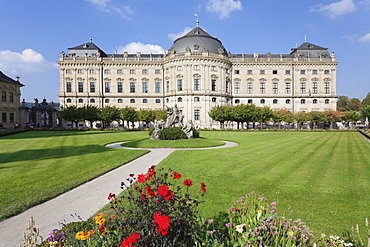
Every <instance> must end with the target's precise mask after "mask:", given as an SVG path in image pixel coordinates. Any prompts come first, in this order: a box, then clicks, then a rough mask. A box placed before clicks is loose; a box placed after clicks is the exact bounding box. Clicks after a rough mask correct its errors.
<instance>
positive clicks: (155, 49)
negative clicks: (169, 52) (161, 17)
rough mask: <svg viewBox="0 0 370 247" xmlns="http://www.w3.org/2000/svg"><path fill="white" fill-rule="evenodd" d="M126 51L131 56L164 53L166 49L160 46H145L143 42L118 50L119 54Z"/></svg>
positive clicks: (130, 44) (133, 43)
mask: <svg viewBox="0 0 370 247" xmlns="http://www.w3.org/2000/svg"><path fill="white" fill-rule="evenodd" d="M125 51H127V52H128V53H131V54H132V53H136V52H141V53H143V54H149V53H154V54H158V53H161V54H162V53H164V49H163V48H162V47H161V46H159V45H151V44H143V43H141V42H131V43H129V44H127V45H125V46H120V47H118V48H117V52H118V53H124V52H125Z"/></svg>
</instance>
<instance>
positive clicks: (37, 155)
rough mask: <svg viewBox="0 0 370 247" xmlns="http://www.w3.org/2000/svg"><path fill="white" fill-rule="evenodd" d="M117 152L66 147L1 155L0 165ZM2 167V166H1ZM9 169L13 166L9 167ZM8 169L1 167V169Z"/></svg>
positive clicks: (92, 148) (93, 147)
mask: <svg viewBox="0 0 370 247" xmlns="http://www.w3.org/2000/svg"><path fill="white" fill-rule="evenodd" d="M112 151H117V150H114V149H109V148H105V147H102V146H99V145H85V146H64V147H56V148H44V149H30V150H21V151H16V152H8V153H1V156H0V163H11V162H18V161H27V160H47V159H59V158H65V157H72V156H79V155H85V154H92V153H94V154H96V153H103V152H112ZM0 166H1V165H0ZM8 167H9V168H10V167H12V166H8ZM3 168H7V167H6V166H1V167H0V169H3Z"/></svg>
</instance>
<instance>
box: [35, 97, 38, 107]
mask: <svg viewBox="0 0 370 247" xmlns="http://www.w3.org/2000/svg"><path fill="white" fill-rule="evenodd" d="M34 100H35V106H38V105H39V99H38V98H34Z"/></svg>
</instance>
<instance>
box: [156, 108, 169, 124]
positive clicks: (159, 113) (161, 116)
mask: <svg viewBox="0 0 370 247" xmlns="http://www.w3.org/2000/svg"><path fill="white" fill-rule="evenodd" d="M154 112H155V120H158V121H160V120H166V118H167V111H166V110H164V109H162V110H155V111H154Z"/></svg>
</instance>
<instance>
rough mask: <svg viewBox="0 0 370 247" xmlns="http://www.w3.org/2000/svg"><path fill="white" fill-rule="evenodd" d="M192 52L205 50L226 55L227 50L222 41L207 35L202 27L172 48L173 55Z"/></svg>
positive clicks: (179, 39)
mask: <svg viewBox="0 0 370 247" xmlns="http://www.w3.org/2000/svg"><path fill="white" fill-rule="evenodd" d="M187 49H188V50H190V51H191V52H197V51H199V52H202V51H204V50H205V49H207V50H208V52H210V53H216V54H219V53H221V54H226V49H225V47H224V46H223V45H222V43H221V41H219V40H218V39H217V38H214V37H212V36H211V35H209V34H208V33H206V32H205V31H204V30H203V29H201V28H200V27H196V28H194V29H193V30H191V31H190V32H188V33H187V34H185V35H184V36H182V37H180V38H178V39H176V40H175V42H173V45H172V47H171V48H170V52H171V53H181V52H185V51H187Z"/></svg>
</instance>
